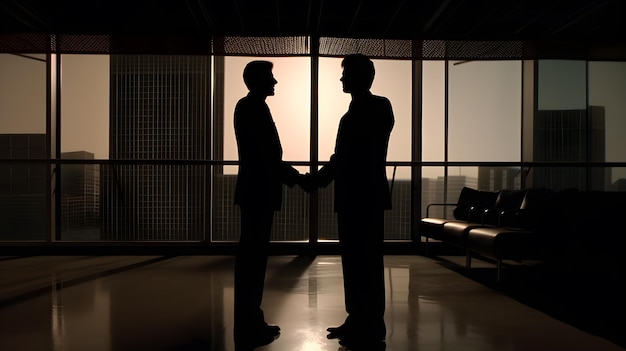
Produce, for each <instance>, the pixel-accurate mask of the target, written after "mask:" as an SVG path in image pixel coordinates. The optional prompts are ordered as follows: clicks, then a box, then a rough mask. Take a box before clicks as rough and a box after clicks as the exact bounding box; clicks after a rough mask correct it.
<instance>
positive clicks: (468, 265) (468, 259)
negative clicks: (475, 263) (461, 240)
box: [465, 250, 472, 270]
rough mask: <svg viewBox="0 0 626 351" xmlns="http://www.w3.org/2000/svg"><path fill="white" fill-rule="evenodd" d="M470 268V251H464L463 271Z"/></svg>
mask: <svg viewBox="0 0 626 351" xmlns="http://www.w3.org/2000/svg"><path fill="white" fill-rule="evenodd" d="M470 268H472V253H471V252H470V250H465V269H467V270H469V269H470Z"/></svg>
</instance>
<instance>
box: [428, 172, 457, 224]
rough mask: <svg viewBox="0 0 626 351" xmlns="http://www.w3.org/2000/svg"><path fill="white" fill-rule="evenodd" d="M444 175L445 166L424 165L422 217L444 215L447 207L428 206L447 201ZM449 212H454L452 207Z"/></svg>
mask: <svg viewBox="0 0 626 351" xmlns="http://www.w3.org/2000/svg"><path fill="white" fill-rule="evenodd" d="M443 176H444V168H443V167H423V168H422V213H421V218H423V217H442V216H443V215H444V209H445V208H444V207H443V206H439V205H432V206H430V208H428V205H431V204H442V203H446V202H445V200H444V191H443V189H444V186H443V179H444V178H443ZM455 203H456V201H455ZM427 212H428V213H427ZM447 212H450V213H452V210H451V209H450V210H449V211H447ZM447 212H446V213H447Z"/></svg>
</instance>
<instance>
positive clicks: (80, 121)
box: [58, 55, 110, 240]
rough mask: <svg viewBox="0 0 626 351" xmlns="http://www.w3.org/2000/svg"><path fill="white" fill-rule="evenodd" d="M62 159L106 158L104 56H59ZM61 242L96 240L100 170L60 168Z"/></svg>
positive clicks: (106, 75)
mask: <svg viewBox="0 0 626 351" xmlns="http://www.w3.org/2000/svg"><path fill="white" fill-rule="evenodd" d="M61 72H62V77H61V92H62V93H61V158H64V159H83V160H88V159H91V160H92V159H94V158H97V159H107V158H109V105H110V98H109V95H110V89H109V81H110V73H109V56H108V55H63V56H62V57H61ZM58 172H59V174H61V192H60V193H61V240H99V239H100V206H99V204H100V166H99V165H95V164H72V165H69V164H68V165H62V166H61V167H59V170H58Z"/></svg>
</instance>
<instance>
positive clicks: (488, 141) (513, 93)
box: [448, 61, 522, 161]
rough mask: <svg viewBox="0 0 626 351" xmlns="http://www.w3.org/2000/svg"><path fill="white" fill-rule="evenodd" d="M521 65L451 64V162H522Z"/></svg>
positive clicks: (496, 62)
mask: <svg viewBox="0 0 626 351" xmlns="http://www.w3.org/2000/svg"><path fill="white" fill-rule="evenodd" d="M521 69H522V65H521V62H520V61H462V62H449V85H448V86H449V93H448V99H449V101H448V104H449V110H448V111H449V112H448V118H449V160H450V161H519V160H520V157H521V112H522V107H521V100H522V93H521V88H522V82H521V76H522V75H521Z"/></svg>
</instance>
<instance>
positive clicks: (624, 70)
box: [589, 61, 626, 190]
mask: <svg viewBox="0 0 626 351" xmlns="http://www.w3.org/2000/svg"><path fill="white" fill-rule="evenodd" d="M625 96H626V63H625V62H596V61H594V62H589V105H590V111H591V113H592V116H594V117H592V118H593V121H592V123H593V125H592V152H593V156H592V158H593V159H594V161H595V160H597V161H596V162H601V161H607V162H626V145H624V134H625V133H626V118H624V116H626V99H624V97H625ZM596 116H597V117H596ZM602 117H603V118H602ZM598 171H599V170H597V169H595V170H594V171H593V172H595V173H594V174H593V175H592V177H593V179H594V180H593V184H594V185H595V186H594V190H609V189H618V188H623V186H622V185H620V184H622V183H624V179H626V172H625V171H626V169H624V168H613V169H607V170H604V171H602V172H598ZM597 173H601V174H597Z"/></svg>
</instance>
